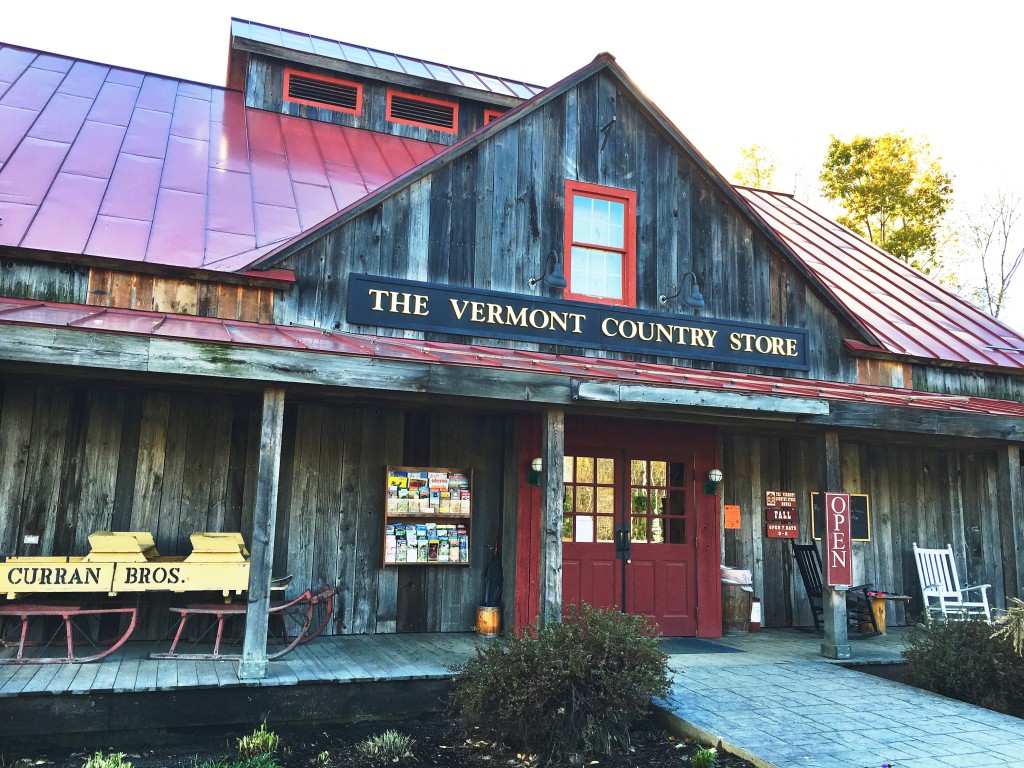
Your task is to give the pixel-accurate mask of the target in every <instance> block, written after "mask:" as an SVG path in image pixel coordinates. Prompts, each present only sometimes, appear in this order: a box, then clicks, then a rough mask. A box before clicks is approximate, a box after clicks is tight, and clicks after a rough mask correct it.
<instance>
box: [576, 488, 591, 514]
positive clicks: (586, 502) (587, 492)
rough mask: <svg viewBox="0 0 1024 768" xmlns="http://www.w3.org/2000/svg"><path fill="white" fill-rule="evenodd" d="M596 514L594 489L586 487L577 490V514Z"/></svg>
mask: <svg viewBox="0 0 1024 768" xmlns="http://www.w3.org/2000/svg"><path fill="white" fill-rule="evenodd" d="M584 513H590V514H593V513H594V489H593V488H587V487H586V486H582V485H581V486H578V487H577V488H576V514H577V515H579V514H584Z"/></svg>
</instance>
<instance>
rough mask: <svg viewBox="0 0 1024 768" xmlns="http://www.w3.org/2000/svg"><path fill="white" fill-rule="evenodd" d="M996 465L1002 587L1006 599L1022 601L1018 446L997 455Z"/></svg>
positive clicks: (1023, 491)
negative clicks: (1018, 598) (997, 469)
mask: <svg viewBox="0 0 1024 768" xmlns="http://www.w3.org/2000/svg"><path fill="white" fill-rule="evenodd" d="M997 458H998V464H999V476H998V479H997V483H998V486H997V487H998V494H997V497H996V498H997V501H996V504H997V512H998V515H999V531H1000V536H1001V539H1002V550H1003V558H1002V559H1003V585H1004V587H1005V590H1006V596H1007V598H1009V597H1012V596H1014V595H1017V596H1021V597H1024V487H1022V479H1021V465H1020V446H1019V445H1007V446H1005V447H1003V448H1002V449H1001V450H999V451H998V452H997Z"/></svg>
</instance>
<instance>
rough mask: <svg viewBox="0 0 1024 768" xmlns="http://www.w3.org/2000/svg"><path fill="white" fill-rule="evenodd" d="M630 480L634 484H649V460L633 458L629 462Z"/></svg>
mask: <svg viewBox="0 0 1024 768" xmlns="http://www.w3.org/2000/svg"><path fill="white" fill-rule="evenodd" d="M629 481H630V483H632V484H633V485H647V462H646V461H638V460H637V459H633V460H632V461H631V462H629Z"/></svg>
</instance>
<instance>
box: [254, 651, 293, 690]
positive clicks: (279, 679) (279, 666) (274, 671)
mask: <svg viewBox="0 0 1024 768" xmlns="http://www.w3.org/2000/svg"><path fill="white" fill-rule="evenodd" d="M287 659H288V657H287V656H285V657H284V658H283V659H278V660H276V661H271V662H269V665H268V667H267V676H266V677H265V678H263V680H262V682H261V683H260V685H295V684H296V683H298V682H299V679H298V678H297V677H296V676H295V673H294V672H293V671H292V668H291V667H290V666H288V662H287Z"/></svg>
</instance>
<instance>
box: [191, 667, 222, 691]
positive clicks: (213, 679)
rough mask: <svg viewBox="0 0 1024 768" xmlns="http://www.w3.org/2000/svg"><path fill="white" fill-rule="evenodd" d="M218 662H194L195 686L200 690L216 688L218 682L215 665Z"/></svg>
mask: <svg viewBox="0 0 1024 768" xmlns="http://www.w3.org/2000/svg"><path fill="white" fill-rule="evenodd" d="M221 663H222V662H219V661H197V662H196V676H197V680H196V685H198V686H199V687H200V688H208V687H216V686H217V685H218V684H219V683H220V681H219V680H218V678H217V665H218V664H221Z"/></svg>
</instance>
